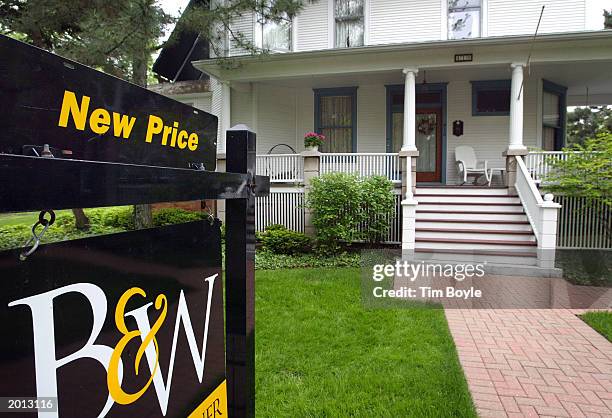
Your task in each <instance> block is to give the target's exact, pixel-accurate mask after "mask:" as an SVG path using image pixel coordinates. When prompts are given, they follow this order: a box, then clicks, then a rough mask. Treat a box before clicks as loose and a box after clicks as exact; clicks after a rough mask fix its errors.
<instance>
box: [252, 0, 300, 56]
mask: <svg viewBox="0 0 612 418" xmlns="http://www.w3.org/2000/svg"><path fill="white" fill-rule="evenodd" d="M272 6H273V0H269V1H266V2H265V3H263V7H262V10H261V11H260V12H259V13H257V24H256V30H255V32H256V35H255V36H256V42H255V44H256V46H258V47H260V48H263V49H265V50H268V51H272V52H288V51H291V23H292V22H291V18H290V17H289V16H287V15H284V16H281V17H280V18H275V19H271V18H270V17H269V16H270V12H269V10H270V8H271V7H272Z"/></svg>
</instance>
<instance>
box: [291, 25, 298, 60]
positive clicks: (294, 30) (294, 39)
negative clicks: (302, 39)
mask: <svg viewBox="0 0 612 418" xmlns="http://www.w3.org/2000/svg"><path fill="white" fill-rule="evenodd" d="M298 34H299V32H298V17H297V16H293V18H292V19H291V52H297V51H298Z"/></svg>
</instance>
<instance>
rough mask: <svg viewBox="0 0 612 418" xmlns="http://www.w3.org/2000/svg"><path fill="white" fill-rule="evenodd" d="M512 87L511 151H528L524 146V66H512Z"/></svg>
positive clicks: (509, 147) (509, 144)
mask: <svg viewBox="0 0 612 418" xmlns="http://www.w3.org/2000/svg"><path fill="white" fill-rule="evenodd" d="M510 67H512V85H511V89H510V136H509V143H508V150H509V151H526V150H527V148H526V147H525V145H523V97H525V86H524V85H523V64H512V65H511V66H510Z"/></svg>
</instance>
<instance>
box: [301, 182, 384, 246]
mask: <svg viewBox="0 0 612 418" xmlns="http://www.w3.org/2000/svg"><path fill="white" fill-rule="evenodd" d="M392 189H393V185H392V183H391V182H390V181H389V180H388V179H386V178H385V177H381V176H372V177H369V178H360V177H357V175H354V174H346V173H330V174H326V175H323V176H321V177H317V178H314V179H313V180H312V189H311V191H310V193H309V194H308V200H307V202H306V204H307V206H308V208H310V210H311V211H312V214H313V218H312V222H313V225H314V226H315V228H316V230H317V243H318V245H319V246H320V248H321V249H322V250H323V251H331V252H337V251H338V250H340V249H341V248H342V245H343V242H344V243H350V242H352V241H358V240H363V241H368V242H371V243H373V242H379V241H380V240H381V238H382V237H383V235H384V234H385V233H386V232H387V230H388V229H389V226H390V222H389V219H390V217H391V215H392V214H393V209H394V208H393V206H394V197H393V193H392ZM360 225H365V228H363V229H362V230H360V228H359V226H360Z"/></svg>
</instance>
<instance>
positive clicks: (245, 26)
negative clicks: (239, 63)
mask: <svg viewBox="0 0 612 418" xmlns="http://www.w3.org/2000/svg"><path fill="white" fill-rule="evenodd" d="M254 17H255V16H254V14H253V13H244V14H243V15H242V16H238V17H236V18H235V19H234V21H233V24H232V26H231V27H232V31H233V32H234V33H240V34H242V35H243V36H244V37H245V38H246V39H247V40H249V41H250V42H253V29H254ZM248 53H249V51H247V50H245V49H244V48H241V47H240V46H239V45H237V42H236V41H235V40H234V39H233V38H232V36H231V35H230V55H232V56H236V55H245V54H248Z"/></svg>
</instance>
